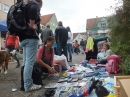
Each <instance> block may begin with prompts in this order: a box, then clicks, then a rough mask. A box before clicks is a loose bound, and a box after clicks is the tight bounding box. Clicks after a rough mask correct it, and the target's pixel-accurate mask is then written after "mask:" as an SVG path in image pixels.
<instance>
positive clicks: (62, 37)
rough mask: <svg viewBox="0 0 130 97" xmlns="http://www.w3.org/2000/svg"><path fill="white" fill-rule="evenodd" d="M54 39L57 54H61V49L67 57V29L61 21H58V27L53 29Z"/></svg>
mask: <svg viewBox="0 0 130 97" xmlns="http://www.w3.org/2000/svg"><path fill="white" fill-rule="evenodd" d="M55 39H56V43H57V51H58V55H59V56H61V52H62V49H63V52H64V55H65V56H66V58H67V40H68V31H67V29H66V28H65V27H63V24H62V22H61V21H59V23H58V27H57V28H56V30H55Z"/></svg>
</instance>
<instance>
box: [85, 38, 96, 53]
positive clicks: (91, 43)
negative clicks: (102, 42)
mask: <svg viewBox="0 0 130 97" xmlns="http://www.w3.org/2000/svg"><path fill="white" fill-rule="evenodd" d="M93 46H94V41H93V38H92V37H89V38H88V40H87V44H86V50H85V52H88V51H90V50H93Z"/></svg>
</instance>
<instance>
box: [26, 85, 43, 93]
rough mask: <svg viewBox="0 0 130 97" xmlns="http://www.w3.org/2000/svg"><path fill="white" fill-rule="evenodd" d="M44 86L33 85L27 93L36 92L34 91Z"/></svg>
mask: <svg viewBox="0 0 130 97" xmlns="http://www.w3.org/2000/svg"><path fill="white" fill-rule="evenodd" d="M41 87H42V86H41V85H35V84H33V85H32V86H30V87H29V88H28V89H25V91H26V92H28V91H34V90H38V89H40V88H41Z"/></svg>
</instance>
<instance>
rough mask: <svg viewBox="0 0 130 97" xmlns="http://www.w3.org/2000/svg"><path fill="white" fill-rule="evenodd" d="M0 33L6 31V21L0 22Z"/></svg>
mask: <svg viewBox="0 0 130 97" xmlns="http://www.w3.org/2000/svg"><path fill="white" fill-rule="evenodd" d="M0 31H8V29H7V24H6V20H4V21H0Z"/></svg>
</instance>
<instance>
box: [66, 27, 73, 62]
mask: <svg viewBox="0 0 130 97" xmlns="http://www.w3.org/2000/svg"><path fill="white" fill-rule="evenodd" d="M66 29H67V30H68V40H67V51H68V53H69V57H67V58H68V62H72V33H71V30H70V27H66ZM68 53H67V56H68Z"/></svg>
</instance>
